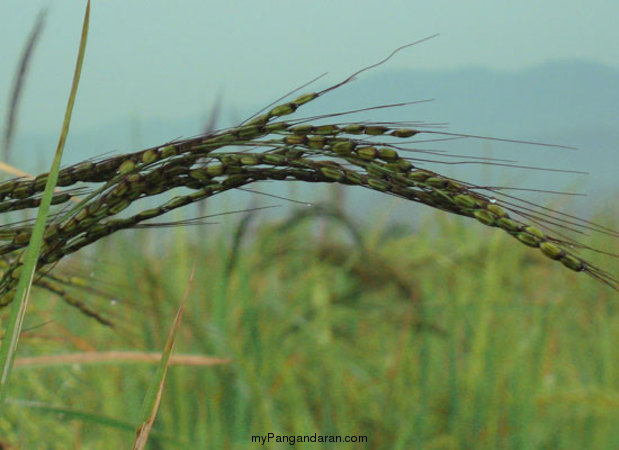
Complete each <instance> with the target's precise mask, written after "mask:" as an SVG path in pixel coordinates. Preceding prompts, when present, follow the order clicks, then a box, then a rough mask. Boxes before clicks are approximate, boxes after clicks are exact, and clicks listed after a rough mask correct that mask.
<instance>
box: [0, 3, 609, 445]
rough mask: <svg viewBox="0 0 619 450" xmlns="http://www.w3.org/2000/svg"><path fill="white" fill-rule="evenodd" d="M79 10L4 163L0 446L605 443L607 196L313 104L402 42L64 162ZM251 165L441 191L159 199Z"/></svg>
mask: <svg viewBox="0 0 619 450" xmlns="http://www.w3.org/2000/svg"><path fill="white" fill-rule="evenodd" d="M88 19H89V9H87V12H86V15H85V19H84V31H83V34H82V40H81V45H80V50H79V53H78V58H77V63H76V70H75V77H74V83H73V88H72V91H71V96H70V100H69V103H68V106H67V112H66V116H65V122H64V125H63V130H62V133H61V137H60V140H59V144H58V149H57V152H56V157H55V159H54V164H53V166H52V169H51V170H50V171H49V172H48V173H42V174H39V175H36V176H28V175H24V176H21V177H19V178H14V179H9V180H6V181H2V182H0V213H2V214H3V216H4V218H5V222H4V225H3V226H2V227H1V228H0V271H1V278H0V305H1V306H3V307H4V309H3V310H2V311H0V313H4V314H3V315H2V316H1V317H2V322H3V327H4V330H5V332H4V335H3V341H2V349H1V351H0V362H1V363H2V376H1V378H0V413H1V416H0V417H1V419H0V444H1V445H2V446H6V447H7V448H12V447H16V448H31V447H35V448H39V447H41V446H43V447H51V448H67V447H75V448H82V447H84V448H114V447H124V446H127V444H128V443H129V442H134V448H143V447H142V446H143V445H144V442H145V441H146V439H149V441H150V443H151V446H154V447H157V448H252V447H254V446H257V445H262V444H264V443H265V442H266V440H268V439H271V440H270V441H268V444H269V445H279V444H280V443H281V445H293V444H294V445H296V444H299V445H303V440H304V439H308V440H310V438H312V436H313V439H315V441H314V442H315V443H316V444H318V447H319V448H321V446H324V447H325V448H327V447H329V445H331V444H330V442H333V440H337V439H340V438H341V439H347V438H348V439H353V441H351V442H342V443H340V444H339V445H340V446H341V447H342V448H356V447H358V446H360V445H361V446H364V447H367V448H402V449H408V448H437V449H438V448H600V449H602V448H614V447H616V446H619V433H618V432H617V427H616V425H617V424H619V415H618V414H617V413H616V411H617V410H618V407H619V396H618V392H619V391H618V383H619V373H618V371H619V369H618V367H617V364H615V363H614V362H613V361H614V360H615V359H616V358H615V354H614V353H615V352H616V350H615V348H616V345H614V344H616V343H617V342H619V339H618V338H619V335H618V333H619V326H618V324H617V320H618V317H619V316H618V313H617V307H616V300H617V290H618V288H619V285H618V281H617V278H616V274H617V273H619V270H617V269H618V267H617V257H616V255H617V254H619V250H618V249H617V241H618V240H617V237H619V232H617V231H615V230H617V229H619V227H617V217H616V216H613V215H612V211H614V210H616V208H615V209H613V210H610V211H608V210H606V211H604V212H601V213H600V214H599V216H600V217H598V218H596V219H594V220H589V219H584V218H580V217H577V216H574V215H569V214H567V213H564V212H561V211H559V210H556V209H551V208H549V207H547V206H545V205H542V204H536V203H532V202H531V201H528V200H526V199H525V198H523V197H520V196H518V195H511V194H507V193H505V192H504V191H503V190H501V189H495V188H492V187H490V186H481V185H477V184H475V183H473V182H471V181H465V180H460V179H456V178H454V177H451V176H449V177H448V176H445V175H443V174H441V173H440V172H439V171H435V170H431V169H428V168H427V163H429V162H430V163H431V162H432V158H434V157H435V156H436V154H434V153H433V152H432V151H430V150H421V149H420V148H419V144H420V143H421V142H428V141H429V142H433V141H434V140H440V139H445V138H451V137H458V138H467V139H481V140H488V139H493V138H488V137H485V136H471V135H466V134H455V133H450V132H447V131H444V130H440V129H435V128H433V127H432V126H431V125H427V124H423V123H419V122H356V121H348V120H347V116H348V115H350V113H354V112H358V111H345V112H332V113H328V112H327V113H325V114H322V115H320V116H314V117H306V116H303V108H304V106H305V105H306V104H308V103H310V102H312V101H314V100H316V99H317V98H319V97H321V96H323V95H328V94H329V93H330V92H332V91H334V90H336V89H338V88H340V87H341V86H344V85H346V84H347V83H349V82H351V81H352V80H353V79H354V78H356V77H358V76H362V75H363V73H364V72H365V71H367V70H370V69H373V68H375V67H377V66H379V65H381V64H384V63H387V62H388V60H389V59H390V57H391V56H393V55H394V54H395V53H396V52H398V51H402V50H404V49H405V48H407V47H409V46H411V45H413V44H409V45H406V46H403V47H401V48H399V49H396V50H395V51H394V52H393V53H392V54H391V55H389V56H387V57H386V58H384V59H382V60H380V61H378V62H377V63H376V64H373V65H371V66H369V67H366V68H363V69H361V70H359V71H357V72H356V73H354V74H351V75H350V76H349V77H347V78H345V79H343V80H342V81H340V82H338V83H336V84H334V85H331V86H328V87H326V88H324V89H321V90H315V91H311V90H308V91H307V92H306V93H305V94H299V93H298V92H296V91H295V92H292V93H290V94H289V95H288V96H286V98H284V99H282V100H281V101H278V102H276V103H274V104H272V105H269V106H267V107H266V108H264V109H263V110H262V111H259V112H257V113H256V114H255V115H254V116H252V117H250V118H248V119H246V120H245V121H242V122H241V123H239V124H238V126H235V127H232V128H225V129H217V130H212V131H209V132H206V133H204V134H201V135H198V136H195V137H191V138H188V139H180V140H175V141H170V142H165V143H161V145H157V146H154V147H151V148H147V149H142V150H138V151H135V152H133V153H127V154H121V155H114V156H111V157H105V158H100V159H96V160H86V161H83V162H81V163H79V164H74V165H71V166H68V167H64V168H61V165H60V162H61V156H62V151H63V147H64V141H65V139H66V136H67V134H68V132H69V125H70V121H71V112H72V105H73V101H74V99H75V96H76V93H77V89H78V85H79V78H80V70H81V64H82V61H83V57H84V54H85V52H86V50H85V49H86V41H87V36H88ZM35 29H36V28H35ZM34 36H35V38H33V39H36V33H35V34H34ZM420 42H421V41H420ZM417 43H419V42H416V43H415V44H417ZM26 54H27V53H26ZM305 88H306V86H303V87H302V89H304V90H305ZM397 106H401V104H398V105H380V106H377V107H375V108H368V109H367V111H368V112H371V111H372V110H375V109H382V108H390V107H397ZM498 140H504V139H498ZM511 142H519V143H520V144H522V145H533V146H555V147H561V146H560V145H559V146H557V145H551V144H547V143H538V142H521V141H511ZM483 161H484V162H485V163H490V164H498V165H501V166H505V165H506V164H503V163H501V162H500V161H497V160H492V159H490V158H483ZM507 165H509V164H507ZM514 166H515V167H518V166H517V165H514ZM548 170H549V171H555V170H556V169H552V168H549V169H548ZM263 181H271V182H276V183H285V182H287V181H297V182H302V183H305V184H329V185H332V186H334V190H333V192H334V195H333V197H334V198H337V195H336V191H335V189H336V188H337V189H339V188H342V187H356V188H362V189H365V190H372V191H376V192H379V193H381V194H382V195H383V196H384V198H385V204H392V202H397V203H396V205H397V206H396V207H398V208H402V207H403V206H402V205H406V206H407V207H410V206H409V205H412V204H417V205H415V207H416V208H422V207H424V208H427V207H430V208H434V209H435V210H436V211H437V212H436V213H435V214H433V215H432V216H431V217H430V218H429V219H428V220H427V221H426V222H425V223H422V224H421V225H419V226H411V225H409V224H406V223H402V224H400V223H398V224H394V223H392V222H389V221H388V220H382V221H376V220H374V221H371V222H367V223H357V222H358V221H356V220H355V219H352V218H351V217H350V216H349V215H348V214H347V213H346V210H347V208H349V206H348V205H346V204H342V203H338V202H331V203H325V204H324V205H319V206H316V205H315V206H314V207H313V208H311V209H307V208H305V209H300V210H299V211H297V212H295V213H294V214H292V215H291V216H290V217H288V218H287V219H284V220H282V221H275V220H270V221H269V220H264V219H260V220H258V219H257V218H256V216H260V217H264V215H265V214H267V213H265V212H264V211H262V212H260V208H259V207H258V208H254V209H253V210H251V211H250V210H247V211H244V212H242V213H243V214H242V215H241V218H239V217H238V215H229V216H224V217H223V218H222V219H221V220H222V223H221V224H219V225H218V226H212V225H208V224H207V223H206V222H207V220H208V219H209V218H210V217H211V216H208V217H207V216H200V217H196V218H191V219H185V218H179V217H180V216H178V215H175V214H177V213H178V211H179V210H181V209H182V210H187V209H189V208H190V207H191V206H190V205H192V204H199V203H204V202H206V201H208V200H209V199H210V198H212V197H215V196H218V195H221V194H224V193H226V192H230V191H235V190H237V191H238V190H242V189H246V187H247V186H250V185H252V184H254V183H258V182H263ZM25 212H26V213H28V215H24V213H25ZM258 213H260V214H258ZM34 215H36V219H30V218H28V217H33V216H34ZM162 216H165V217H166V219H165V220H167V221H166V222H162V221H155V220H154V219H158V218H160V217H162ZM120 231H122V233H118V232H120ZM598 261H600V262H598ZM558 263H560V264H558ZM587 275H588V276H587ZM31 285H34V287H35V290H34V291H33V293H32V295H30V286H31ZM31 296H32V299H33V300H32V305H30V308H29V309H28V313H27V314H26V309H27V307H28V300H29V299H30V297H31ZM170 329H171V331H169V330H170ZM18 338H19V347H18ZM18 349H19V350H18ZM151 427H152V430H151ZM136 433H137V434H138V437H135V436H136ZM270 433H271V434H270ZM278 438H279V440H280V441H283V442H277V439H278ZM323 441H324V442H323ZM310 442H312V441H311V440H310ZM323 444H324V445H323ZM329 448H330V447H329Z"/></svg>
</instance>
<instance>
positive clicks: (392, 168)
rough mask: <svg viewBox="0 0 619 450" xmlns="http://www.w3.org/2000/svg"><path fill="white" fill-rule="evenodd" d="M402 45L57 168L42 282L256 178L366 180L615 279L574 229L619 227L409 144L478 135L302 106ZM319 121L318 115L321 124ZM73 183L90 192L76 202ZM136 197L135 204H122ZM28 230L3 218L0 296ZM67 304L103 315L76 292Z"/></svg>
mask: <svg viewBox="0 0 619 450" xmlns="http://www.w3.org/2000/svg"><path fill="white" fill-rule="evenodd" d="M410 45H412V44H410ZM405 47H408V46H404V47H401V48H399V49H397V50H396V51H394V52H393V53H392V54H391V55H389V57H387V58H385V59H384V60H382V61H380V62H379V63H377V64H374V65H372V66H370V67H366V68H364V69H362V70H360V71H358V72H356V73H354V74H353V75H351V76H350V77H348V78H346V79H345V80H343V81H342V82H340V83H337V84H335V85H332V86H329V87H328V88H326V89H323V90H320V91H316V92H308V93H306V94H303V95H300V96H298V97H296V98H294V99H292V100H289V101H285V102H282V103H280V104H277V105H275V106H271V107H268V108H266V109H265V110H264V111H262V112H261V113H259V114H256V115H255V116H254V117H252V118H250V119H249V120H246V121H244V122H242V123H240V124H239V125H238V126H236V127H233V128H226V129H220V130H215V131H212V132H209V133H206V134H203V135H198V136H195V137H192V138H188V139H181V140H176V141H172V142H166V143H163V144H161V145H159V146H155V147H151V148H147V149H143V150H140V151H137V152H134V153H129V154H123V155H116V156H112V157H108V158H104V159H100V160H88V161H84V162H81V163H79V164H75V165H72V166H69V167H65V168H64V169H62V170H60V172H59V173H58V181H57V186H58V187H59V188H62V190H61V191H59V192H58V191H56V192H55V193H54V194H53V197H52V200H51V203H52V204H53V205H57V206H58V207H59V208H58V209H57V211H56V212H55V213H54V214H52V215H51V217H50V219H49V220H48V222H47V225H46V228H45V233H44V241H43V244H42V247H41V252H40V255H39V258H38V264H37V271H38V272H39V273H40V274H41V276H40V278H38V280H39V281H38V282H39V283H40V284H43V285H44V286H46V287H49V288H52V289H53V286H54V279H53V275H52V274H50V273H49V268H50V267H51V266H52V265H53V264H55V263H57V262H58V261H59V260H61V259H62V258H65V257H67V256H68V255H71V254H73V253H75V252H77V251H79V250H80V249H82V248H84V247H86V246H88V245H90V244H92V243H93V242H96V241H98V240H100V239H102V238H105V237H106V236H109V235H111V234H113V233H115V232H117V231H120V230H124V229H135V228H140V227H152V226H157V224H153V223H151V222H148V221H149V220H152V219H154V218H157V217H160V216H163V215H165V214H166V213H169V212H170V211H173V210H176V209H178V208H181V207H183V206H186V205H189V204H191V203H195V202H202V201H207V200H208V199H209V198H211V197H213V196H215V195H218V194H221V193H223V192H226V191H230V190H234V189H241V188H243V187H245V186H248V185H250V184H252V183H255V182H259V181H264V180H271V181H277V182H284V181H287V180H297V181H302V182H306V183H338V184H342V185H347V186H361V187H364V188H367V189H371V190H374V191H379V192H382V193H384V194H385V195H392V196H396V197H400V198H403V199H407V200H410V201H413V202H417V203H422V204H424V205H427V206H430V207H432V208H436V209H439V210H441V211H444V212H446V213H451V214H457V215H461V216H466V217H469V218H472V219H474V220H477V221H478V222H480V223H481V224H483V225H485V226H489V227H496V228H500V229H502V230H504V231H505V232H506V233H508V234H509V235H511V236H512V237H513V238H514V239H515V242H518V243H519V244H522V245H526V246H529V247H531V248H533V249H536V250H537V251H541V252H542V253H543V254H544V255H545V256H547V257H548V258H549V259H551V260H555V261H557V262H559V263H561V264H563V265H564V266H565V267H566V268H567V269H569V270H572V271H577V272H584V273H586V274H588V275H590V276H592V277H594V278H595V279H596V280H598V281H600V282H602V283H605V284H607V285H608V286H610V287H611V288H613V289H617V288H618V284H617V278H616V277H614V276H613V275H612V274H610V273H608V272H606V271H604V270H603V269H602V268H600V267H598V266H596V265H594V264H593V263H592V262H590V260H589V259H587V258H585V257H583V256H581V255H580V254H579V253H580V252H579V250H590V251H593V252H598V253H604V252H603V251H601V250H596V249H593V248H589V247H587V246H586V245H584V244H581V243H579V242H578V241H577V240H575V239H572V238H571V237H568V236H567V232H570V231H571V232H582V231H590V232H597V233H602V234H607V235H610V236H613V237H618V236H619V233H617V232H616V231H613V230H611V229H609V228H606V227H604V226H603V225H600V224H596V223H593V222H589V221H587V220H584V219H580V218H578V217H574V216H570V215H568V214H565V213H562V212H560V211H555V210H551V209H548V208H546V207H543V206H541V205H537V204H533V203H530V202H528V201H525V200H522V199H519V198H517V197H514V196H511V195H507V194H504V193H503V192H501V191H499V190H494V189H493V188H487V187H480V186H478V185H476V184H474V183H472V182H467V181H463V180H458V179H455V178H451V177H446V176H444V175H442V174H440V173H438V172H436V171H431V170H427V169H421V168H419V167H418V166H417V165H416V164H417V163H416V162H417V161H419V160H421V161H427V158H428V157H429V156H431V155H428V154H427V152H424V151H423V150H417V149H415V148H414V147H415V144H416V143H417V142H418V141H417V139H419V138H424V137H427V136H430V137H432V138H434V137H437V136H438V137H445V136H449V137H453V136H460V137H471V136H469V135H462V134H455V133H449V132H445V131H437V130H434V129H431V128H427V127H424V126H423V125H419V124H416V125H415V126H411V125H410V124H409V123H405V122H393V123H391V122H362V123H358V122H347V121H345V120H342V118H345V117H346V114H348V113H350V112H348V113H331V114H329V113H327V114H324V115H322V116H319V117H309V118H307V117H299V118H297V117H296V114H295V113H297V112H299V111H300V110H302V108H303V106H304V105H306V104H308V103H310V102H312V101H314V100H316V99H318V98H319V97H321V96H323V95H326V94H328V93H329V92H331V91H333V90H335V89H337V88H339V87H341V86H343V85H344V84H347V83H349V82H350V81H352V80H353V79H354V78H355V77H357V76H358V75H360V74H361V73H362V72H363V71H365V70H368V69H370V68H373V67H375V66H377V65H379V64H382V63H384V62H385V61H387V60H388V59H389V58H390V57H391V56H392V55H393V54H395V53H396V52H397V51H400V50H402V49H403V48H405ZM389 106H393V105H389ZM370 109H371V108H370ZM326 120H329V122H328V123H325V121H326ZM318 121H319V122H320V124H319V125H317V124H315V122H318ZM480 138H483V139H492V138H486V137H480ZM526 144H529V145H549V144H541V143H539V144H538V143H526ZM430 153H431V152H430ZM48 178H49V174H47V173H43V174H40V175H38V176H35V177H33V178H24V177H21V178H15V179H11V180H8V181H4V182H2V183H0V212H2V213H9V212H15V211H20V210H24V209H36V208H38V207H39V206H40V205H41V202H42V193H43V190H44V188H45V186H46V183H47V181H48ZM177 188H186V189H185V192H183V193H181V194H178V195H176V196H175V197H173V198H172V199H170V200H165V201H160V202H159V204H157V205H156V206H152V203H151V204H148V205H146V206H144V205H141V203H142V204H143V203H146V202H141V200H143V199H146V198H154V199H160V198H161V197H162V196H161V194H163V193H166V192H170V191H174V190H176V189H177ZM187 190H189V192H187ZM77 194H79V195H82V196H83V197H82V198H81V199H80V200H79V202H77V203H75V202H74V200H75V196H76V195H77ZM130 206H131V207H132V209H134V210H137V212H132V213H131V214H129V215H122V214H121V213H122V212H124V211H125V210H127V209H128V208H129V207H130ZM159 225H162V224H159ZM32 232H33V223H32V222H31V221H22V222H19V223H13V224H7V225H4V226H3V227H2V228H1V229H0V241H1V244H0V256H1V257H2V264H3V266H2V278H1V280H0V294H1V296H0V305H1V306H6V305H8V304H10V303H11V302H12V301H13V296H14V290H15V287H16V282H17V280H18V278H19V275H20V273H21V264H22V263H21V259H20V258H19V257H18V255H19V254H20V252H22V251H23V249H24V248H25V247H26V246H27V245H28V242H29V241H30V238H31V236H32ZM69 303H71V304H72V305H74V306H78V307H80V308H81V309H82V311H83V312H86V313H88V314H91V315H93V316H94V317H97V315H96V313H95V312H94V311H88V310H87V309H86V308H85V307H82V306H80V305H79V302H73V301H69ZM102 321H103V320H102Z"/></svg>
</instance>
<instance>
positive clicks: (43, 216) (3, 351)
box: [0, 0, 90, 407]
mask: <svg viewBox="0 0 619 450" xmlns="http://www.w3.org/2000/svg"><path fill="white" fill-rule="evenodd" d="M89 19H90V0H89V1H88V3H87V5H86V12H85V14H84V21H83V25H82V36H81V40H80V46H79V51H78V56H77V62H76V65H75V72H74V75H73V84H72V86H71V93H70V95H69V100H68V102H67V108H66V111H65V116H64V122H63V125H62V131H61V133H60V139H59V141H58V147H57V148H56V154H55V155H54V161H53V163H52V168H51V170H50V173H49V176H48V177H47V182H46V185H45V191H44V192H43V198H42V200H41V205H40V207H39V211H38V214H37V219H36V222H35V225H34V227H33V230H32V235H31V236H30V243H29V245H28V248H27V249H26V251H25V253H22V254H21V255H20V257H19V258H20V260H21V257H22V256H23V257H24V258H23V266H22V267H21V274H20V275H19V281H18V283H17V287H16V290H15V294H14V298H15V299H16V300H17V301H15V302H13V305H12V307H11V315H10V318H9V321H8V324H7V328H6V333H5V336H4V339H3V340H2V347H1V348H0V365H1V367H2V373H1V375H0V407H1V405H2V403H3V401H4V399H5V398H6V390H7V381H8V377H9V375H10V373H11V369H12V367H13V362H14V359H15V351H16V349H17V343H18V340H19V335H20V332H21V328H22V325H23V321H24V317H25V314H26V308H27V306H28V297H29V293H30V288H31V286H32V281H33V279H34V274H35V271H36V269H37V263H38V259H39V254H40V252H41V246H42V244H43V235H44V232H45V225H46V221H47V216H48V213H49V209H50V205H51V202H52V196H53V193H54V188H55V187H56V181H57V179H58V172H59V170H60V161H61V159H62V152H63V150H64V145H65V142H66V139H67V135H68V134H69V125H70V123H71V115H72V112H73V106H74V104H75V97H76V95H77V88H78V85H79V79H80V75H81V72H82V65H83V62H84V56H85V53H86V41H87V38H88V25H89Z"/></svg>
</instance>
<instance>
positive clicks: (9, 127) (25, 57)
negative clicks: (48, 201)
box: [2, 10, 47, 163]
mask: <svg viewBox="0 0 619 450" xmlns="http://www.w3.org/2000/svg"><path fill="white" fill-rule="evenodd" d="M46 15H47V11H46V10H43V11H41V12H40V13H39V15H38V17H37V20H36V22H35V23H34V26H33V27H32V30H31V31H30V35H29V36H28V41H27V42H26V47H25V48H24V51H23V52H22V57H21V60H20V62H19V70H18V71H17V73H16V74H15V82H14V84H13V89H12V91H11V102H10V103H9V109H8V111H7V116H6V124H5V127H4V136H3V140H2V158H3V159H4V161H5V162H6V163H8V161H9V156H10V150H11V144H12V142H13V135H14V134H15V127H16V122H17V111H18V107H19V99H20V97H21V94H22V92H23V90H24V89H23V88H24V80H25V78H26V73H27V72H28V65H29V63H30V60H31V58H32V54H33V52H34V48H35V46H36V43H37V41H38V40H39V36H40V35H41V31H42V30H43V25H44V24H45V17H46Z"/></svg>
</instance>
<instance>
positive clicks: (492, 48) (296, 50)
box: [0, 0, 619, 131]
mask: <svg viewBox="0 0 619 450" xmlns="http://www.w3.org/2000/svg"><path fill="white" fill-rule="evenodd" d="M85 4H86V2H85V1H49V0H48V1H38V0H28V1H23V0H19V1H18V0H2V2H0V56H1V59H0V60H1V61H2V62H3V64H2V69H1V70H0V106H1V107H2V117H4V111H5V109H6V108H5V105H6V103H7V97H8V91H9V89H10V86H11V83H12V79H13V75H14V71H15V67H16V65H17V62H18V60H19V55H20V52H21V49H22V48H23V45H24V41H25V39H26V37H27V35H28V33H29V30H30V28H31V26H32V24H33V23H34V21H35V18H36V16H37V13H38V12H39V11H40V10H41V9H42V8H44V7H48V10H49V14H48V17H47V23H46V26H45V29H44V31H43V35H42V37H41V40H40V42H39V45H38V47H37V49H36V53H35V55H34V60H33V63H32V66H31V71H30V73H29V75H28V79H27V88H26V91H25V96H24V101H23V104H22V107H21V113H20V128H21V129H22V130H24V131H28V130H40V131H51V130H59V129H60V124H61V121H62V114H63V111H64V107H65V104H66V98H67V96H68V91H69V86H70V83H71V77H72V72H73V67H74V61H75V56H76V51H77V47H78V40H79V33H80V29H81V25H82V24H81V20H82V16H83V12H84V6H85ZM618 20H619V2H617V0H590V1H588V2H583V1H581V0H578V1H576V0H565V1H561V2H559V1H553V2H550V1H539V0H520V1H517V2H507V1H497V0H486V1H482V0H475V1H456V0H452V1H447V0H432V1H412V0H409V1H383V2H379V1H377V0H374V1H364V0H354V1H347V0H330V1H326V0H312V1H293V0H287V1H284V0H280V1H266V0H252V1H249V0H245V1H241V0H227V1H205V0H203V1H176V2H173V1H170V0H148V1H146V0H141V1H140V0H134V1H127V0H122V1H121V0H106V1H96V0H95V1H93V5H92V13H91V28H90V36H89V41H88V47H87V54H86V62H85V66H84V71H83V75H82V83H81V85H80V91H79V95H78V101H77V105H76V109H75V111H74V121H73V127H74V129H79V130H83V129H87V128H90V127H93V126H97V125H100V124H102V123H105V122H110V121H113V120H126V119H127V118H128V117H137V118H141V119H148V118H153V117H159V118H162V119H167V118H172V117H177V118H178V117H187V116H198V115H204V114H205V113H206V111H208V110H209V108H210V105H211V104H212V102H213V101H214V99H215V97H216V95H217V93H218V92H221V94H222V96H223V100H224V102H225V103H226V104H232V105H248V104H250V105H251V104H264V103H268V102H270V101H271V100H273V99H274V98H275V97H278V96H279V95H280V94H283V93H284V92H286V91H287V90H289V89H292V88H294V87H297V86H298V85H299V84H301V83H303V82H305V81H308V80H309V79H311V78H313V77H314V76H316V75H319V74H321V73H323V72H329V78H328V80H329V81H333V82H335V81H339V79H341V78H342V77H344V76H346V75H347V74H349V73H351V72H352V71H354V70H356V69H358V68H360V67H363V66H364V65H367V64H371V63H373V62H375V61H377V60H378V59H380V58H382V57H383V56H385V55H387V54H388V53H389V52H390V51H391V50H393V49H394V48H396V47H398V46H400V45H402V44H405V43H408V42H412V41H415V40H417V39H420V38H423V37H425V36H428V35H431V34H434V33H441V35H440V37H438V38H437V39H433V40H431V41H429V42H427V43H424V44H422V45H420V46H417V47H414V48H411V49H408V50H406V51H405V52H402V53H400V54H398V55H397V56H396V57H395V58H394V59H393V60H391V61H390V62H389V63H388V64H387V65H386V66H385V68H390V69H392V68H402V67H409V68H440V69H449V68H456V67H462V66H470V65H481V66H486V67H491V68H495V69H502V70H513V69H520V68H525V67H528V66H531V65H534V64H537V63H540V62H543V61H546V60H550V59H559V58H584V59H588V60H592V61H597V62H600V63H604V64H607V65H610V66H612V67H615V68H618V67H619V29H618V27H617V22H618ZM584 88H585V89H586V88H587V87H586V86H585V87H584Z"/></svg>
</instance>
